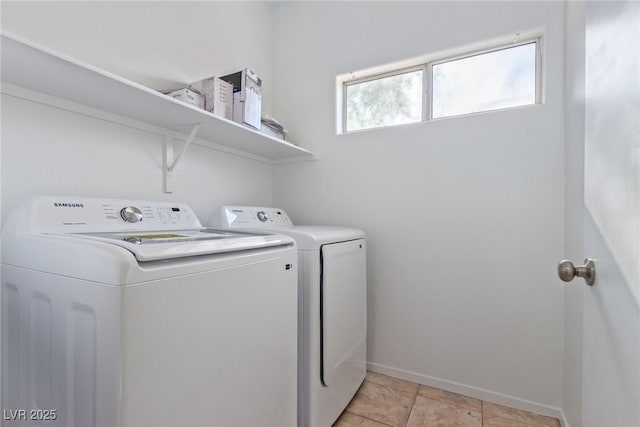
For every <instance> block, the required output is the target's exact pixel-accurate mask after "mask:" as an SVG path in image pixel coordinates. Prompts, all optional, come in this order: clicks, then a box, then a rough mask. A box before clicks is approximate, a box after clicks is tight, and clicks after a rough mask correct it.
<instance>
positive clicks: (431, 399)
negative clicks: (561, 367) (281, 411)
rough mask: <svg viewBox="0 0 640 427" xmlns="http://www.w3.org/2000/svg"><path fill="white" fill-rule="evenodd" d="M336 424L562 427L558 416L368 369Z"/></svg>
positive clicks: (358, 426) (354, 426)
mask: <svg viewBox="0 0 640 427" xmlns="http://www.w3.org/2000/svg"><path fill="white" fill-rule="evenodd" d="M333 426H334V427H389V426H391V427H560V423H559V422H558V420H556V419H555V418H551V417H545V416H543V415H536V414H533V413H531V412H526V411H521V410H519V409H512V408H509V407H506V406H502V405H497V404H495V403H490V402H484V401H482V400H478V399H473V398H471V397H466V396H462V395H460V394H455V393H450V392H448V391H444V390H439V389H437V388H432V387H427V386H424V385H420V384H416V383H412V382H409V381H404V380H400V379H397V378H393V377H388V376H386V375H380V374H376V373H373V372H367V377H366V378H365V381H364V383H363V384H362V386H361V387H360V390H358V393H357V394H356V395H355V397H354V398H353V400H351V403H349V406H347V409H345V411H344V412H343V413H342V415H341V416H340V418H338V421H336V423H335V424H334V425H333Z"/></svg>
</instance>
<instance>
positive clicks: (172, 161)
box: [162, 122, 202, 193]
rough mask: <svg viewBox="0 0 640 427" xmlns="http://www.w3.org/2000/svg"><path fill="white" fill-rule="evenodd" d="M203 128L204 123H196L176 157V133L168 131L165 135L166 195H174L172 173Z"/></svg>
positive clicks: (163, 156)
mask: <svg viewBox="0 0 640 427" xmlns="http://www.w3.org/2000/svg"><path fill="white" fill-rule="evenodd" d="M201 127H202V122H200V123H196V124H195V125H193V129H191V133H189V136H188V137H187V139H186V140H185V141H184V144H182V148H181V149H180V151H178V154H177V155H175V156H174V149H175V140H176V139H177V138H176V137H175V132H174V130H173V129H170V130H167V132H166V133H165V135H164V142H163V144H162V189H163V191H164V192H165V193H172V192H173V191H172V190H171V188H170V185H169V179H170V177H171V172H173V170H174V169H175V167H176V165H177V164H178V161H179V160H180V158H181V157H182V155H183V154H184V153H185V152H186V151H187V150H188V149H189V146H191V143H192V142H193V138H195V136H196V134H197V133H198V131H199V130H200V128H201Z"/></svg>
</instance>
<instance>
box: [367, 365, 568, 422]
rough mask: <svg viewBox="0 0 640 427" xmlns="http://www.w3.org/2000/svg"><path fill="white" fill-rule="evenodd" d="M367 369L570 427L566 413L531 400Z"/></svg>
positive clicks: (380, 368)
mask: <svg viewBox="0 0 640 427" xmlns="http://www.w3.org/2000/svg"><path fill="white" fill-rule="evenodd" d="M367 369H368V370H370V371H373V372H376V373H378V374H385V375H390V376H392V377H396V378H400V379H403V380H407V381H412V382H414V383H418V384H424V385H428V386H431V387H436V388H439V389H442V390H446V391H450V392H452V393H458V394H463V395H465V396H469V397H473V398H476V399H480V400H486V401H488V402H492V403H497V404H500V405H505V406H510V407H512V408H516V409H522V410H523V411H529V412H533V413H536V414H540V415H546V416H549V417H553V418H557V419H559V420H560V423H561V424H562V427H569V424H568V423H567V420H566V417H565V415H564V412H563V411H562V409H560V408H555V407H553V406H548V405H543V404H540V403H536V402H531V401H529V400H525V399H520V398H517V397H513V396H507V395H505V394H502V393H496V392H493V391H489V390H484V389H481V388H478V387H472V386H468V385H465V384H460V383H456V382H453V381H448V380H443V379H440V378H435V377H430V376H427V375H423V374H419V373H417V372H411V371H405V370H404V369H397V368H392V367H390V366H385V365H381V364H379V363H372V362H367Z"/></svg>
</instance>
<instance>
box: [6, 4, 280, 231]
mask: <svg viewBox="0 0 640 427" xmlns="http://www.w3.org/2000/svg"><path fill="white" fill-rule="evenodd" d="M1 7H2V28H3V30H4V31H9V32H11V33H14V34H17V35H19V36H22V37H24V38H26V39H30V40H32V41H34V42H36V43H39V44H41V45H44V46H46V47H49V48H51V49H54V50H57V51H59V52H61V53H64V54H67V55H69V56H72V57H75V58H78V59H80V60H83V61H85V62H87V63H90V64H92V65H95V66H98V67H100V68H103V69H105V70H107V71H111V72H114V73H116V74H119V75H121V76H123V77H126V78H129V79H131V80H133V81H136V82H138V83H141V84H145V85H148V86H150V87H154V88H166V87H175V86H176V85H177V83H179V82H180V83H187V82H190V81H193V80H196V79H199V78H202V77H206V76H208V75H221V74H223V73H226V72H232V71H236V70H239V69H240V68H242V67H244V66H250V67H253V68H254V69H255V70H256V71H257V72H258V73H260V74H261V75H262V76H263V77H264V78H265V81H267V82H268V81H270V78H269V76H270V73H271V60H270V56H269V52H268V49H269V47H270V45H269V41H268V40H269V34H270V33H269V8H268V5H266V4H265V3H260V2H258V3H248V2H241V3H232V2H225V3H215V2H154V3H149V2H5V1H3V2H2V4H1ZM240 16H241V17H242V20H243V22H245V23H246V24H247V25H246V27H245V28H244V31H241V32H240V31H234V32H233V34H234V37H230V34H232V30H234V29H235V25H234V22H235V21H234V20H233V19H232V18H233V17H240ZM222 17H227V19H222ZM185 26H187V27H188V30H186V29H185ZM269 91H270V88H269V86H267V88H266V92H267V93H266V94H265V104H267V105H268V104H270V102H271V99H270V97H269V95H268V93H269ZM3 92H7V90H3ZM10 92H11V93H12V94H11V95H9V94H6V93H3V95H2V118H1V119H2V202H3V203H2V215H3V218H4V217H5V216H6V214H7V213H8V212H9V211H10V210H11V209H12V208H13V207H14V206H15V205H16V203H18V202H19V201H20V200H22V199H23V198H25V197H26V196H28V195H32V194H62V195H72V194H79V195H96V196H108V197H132V198H144V199H160V200H176V201H184V202H186V203H189V204H190V205H192V207H193V208H194V209H195V211H196V213H197V214H198V215H199V216H200V218H201V219H203V220H206V219H207V218H208V217H209V215H210V214H211V212H212V211H213V210H214V209H215V208H217V207H218V206H220V205H222V204H225V203H237V204H258V205H269V204H270V203H271V195H272V191H271V190H272V189H271V187H272V166H271V165H270V164H267V163H264V162H259V161H255V160H251V159H247V158H243V157H238V156H235V155H231V154H226V153H222V152H219V151H214V150H212V149H208V148H205V147H203V146H199V145H194V146H192V148H190V149H189V151H187V153H186V154H185V157H184V158H183V159H182V160H181V162H180V164H179V165H178V166H177V168H176V171H175V173H174V174H173V181H172V182H173V184H172V185H173V191H174V192H173V193H172V194H170V195H168V194H164V193H163V192H162V170H161V163H162V151H161V149H162V141H163V138H162V136H160V134H159V133H161V130H159V129H158V128H155V127H153V126H148V125H145V124H143V123H137V122H133V121H130V120H126V119H124V118H118V117H113V116H112V115H104V114H101V113H100V112H96V111H94V110H91V109H87V108H83V107H78V106H75V107H74V106H71V107H69V106H68V105H67V104H66V103H64V102H63V103H60V102H58V101H56V100H52V99H50V98H47V97H44V98H42V97H38V96H36V97H35V98H33V97H31V96H30V95H28V94H24V93H17V94H16V92H14V91H10ZM18 92H19V91H18ZM34 99H36V100H38V101H37V102H34ZM60 107H64V108H66V110H63V109H61V108H60Z"/></svg>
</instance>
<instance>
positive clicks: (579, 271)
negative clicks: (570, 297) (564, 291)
mask: <svg viewBox="0 0 640 427" xmlns="http://www.w3.org/2000/svg"><path fill="white" fill-rule="evenodd" d="M576 276H577V277H582V278H583V279H584V280H585V282H587V285H589V286H593V283H594V282H595V281H596V265H595V264H594V263H593V260H591V259H589V258H587V259H585V260H584V265H579V266H577V267H576V266H575V265H573V263H572V262H571V261H569V260H566V259H563V260H562V261H560V263H559V264H558V277H560V280H562V281H563V282H570V281H572V280H573V278H574V277H576Z"/></svg>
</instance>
